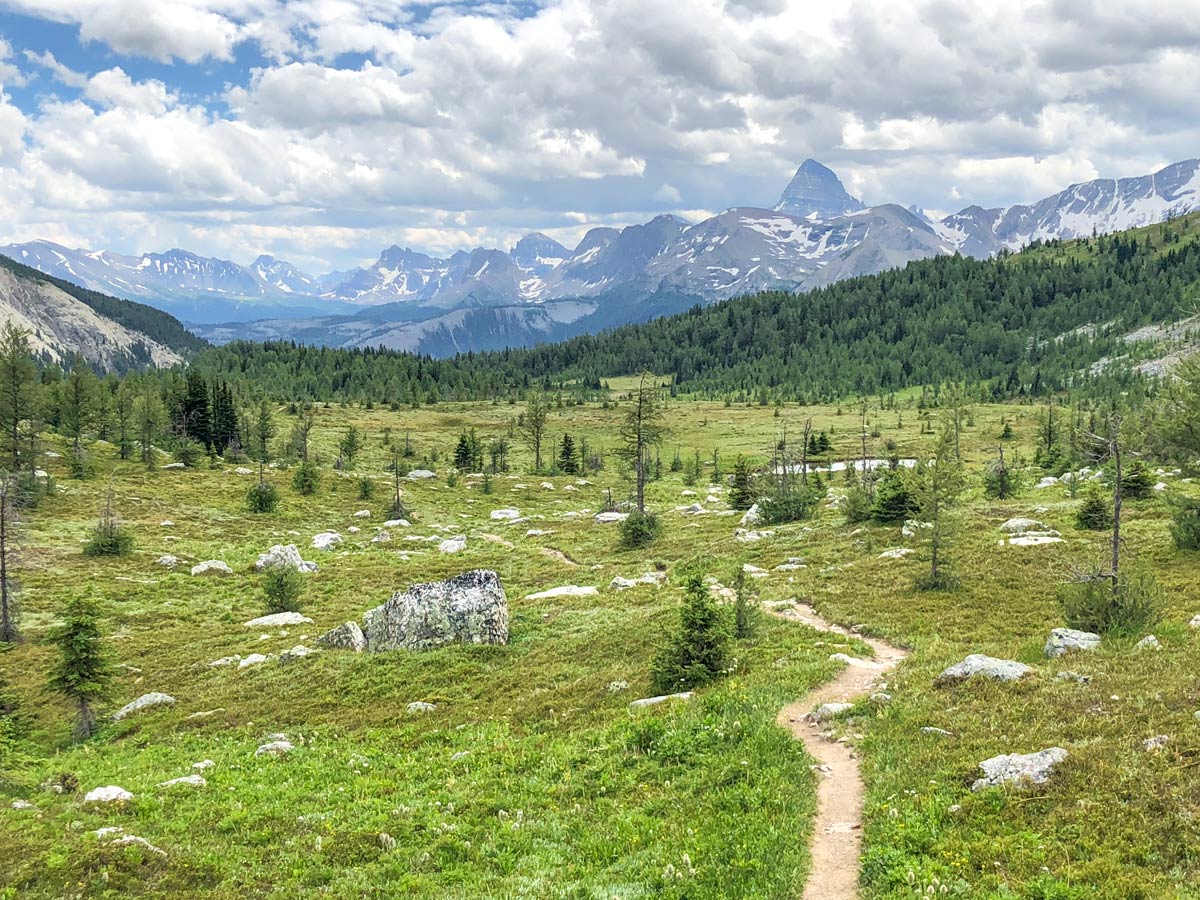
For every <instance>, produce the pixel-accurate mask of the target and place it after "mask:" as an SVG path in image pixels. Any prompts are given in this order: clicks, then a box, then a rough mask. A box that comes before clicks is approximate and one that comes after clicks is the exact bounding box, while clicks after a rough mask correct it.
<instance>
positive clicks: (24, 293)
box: [0, 256, 204, 371]
mask: <svg viewBox="0 0 1200 900" xmlns="http://www.w3.org/2000/svg"><path fill="white" fill-rule="evenodd" d="M0 322H15V323H16V324H17V325H18V326H20V327H21V328H24V329H26V330H27V331H28V332H29V334H30V343H31V345H32V349H33V351H34V353H35V354H37V355H39V356H41V357H43V358H45V359H46V360H48V361H51V362H58V363H62V362H66V361H68V360H69V359H70V358H71V357H72V356H73V355H74V354H76V353H79V354H81V355H82V356H83V357H84V358H85V359H86V360H87V361H88V362H90V363H91V364H92V365H94V366H96V367H98V368H101V369H106V370H110V371H123V370H125V369H129V368H135V367H141V366H147V365H151V366H171V365H174V364H175V363H178V362H182V361H183V359H184V356H185V355H186V354H188V353H190V352H192V351H194V350H198V349H200V348H201V347H203V346H204V342H203V341H202V340H200V339H199V338H197V337H196V336H195V335H192V334H190V333H189V332H187V331H186V330H185V329H184V328H183V326H182V325H181V324H180V323H179V322H178V321H177V320H176V319H174V318H172V317H171V316H169V315H167V314H166V313H164V312H162V311H161V310H158V309H154V308H152V307H149V306H145V305H143V304H140V303H133V302H132V301H129V300H120V299H118V298H116V297H108V296H105V295H102V294H98V293H95V292H94V291H89V290H87V289H86V288H80V287H78V286H77V285H73V284H70V283H69V282H65V281H62V280H60V279H57V278H53V277H50V276H47V275H45V274H44V273H42V272H39V271H38V270H36V269H32V268H30V267H28V266H25V265H22V264H20V263H18V262H16V261H14V260H11V259H9V258H7V257H4V256H0Z"/></svg>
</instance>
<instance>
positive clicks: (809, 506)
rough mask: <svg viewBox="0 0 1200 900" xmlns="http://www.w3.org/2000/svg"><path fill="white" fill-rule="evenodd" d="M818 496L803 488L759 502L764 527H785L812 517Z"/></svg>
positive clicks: (760, 516)
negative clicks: (790, 523) (787, 524)
mask: <svg viewBox="0 0 1200 900" xmlns="http://www.w3.org/2000/svg"><path fill="white" fill-rule="evenodd" d="M815 505H816V494H815V493H814V492H813V491H812V490H805V489H803V488H801V489H798V490H794V491H791V492H789V493H787V494H776V495H775V496H774V497H767V498H766V499H765V500H761V501H759V504H758V512H759V520H760V521H761V522H762V524H764V525H784V524H786V523H788V522H801V521H803V520H805V519H807V518H808V517H809V516H811V515H812V511H813V507H814V506H815Z"/></svg>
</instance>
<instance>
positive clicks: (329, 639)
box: [317, 622, 367, 653]
mask: <svg viewBox="0 0 1200 900" xmlns="http://www.w3.org/2000/svg"><path fill="white" fill-rule="evenodd" d="M317 646H318V647H328V648H329V649H331V650H352V651H354V652H355V653H362V652H363V651H365V650H366V649H367V638H366V636H365V635H364V634H363V632H362V628H360V627H359V624H358V623H357V622H345V623H343V624H341V625H338V626H337V627H336V628H330V629H329V630H328V631H327V632H325V633H324V634H323V635H321V636H320V637H319V638H317Z"/></svg>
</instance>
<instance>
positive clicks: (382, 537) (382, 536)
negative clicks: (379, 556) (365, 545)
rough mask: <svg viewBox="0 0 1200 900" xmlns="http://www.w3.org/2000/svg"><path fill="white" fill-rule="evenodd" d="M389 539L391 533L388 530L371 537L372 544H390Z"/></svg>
mask: <svg viewBox="0 0 1200 900" xmlns="http://www.w3.org/2000/svg"><path fill="white" fill-rule="evenodd" d="M391 541H392V534H391V532H390V531H381V532H379V534H377V535H375V537H373V538H371V543H372V544H390V543H391Z"/></svg>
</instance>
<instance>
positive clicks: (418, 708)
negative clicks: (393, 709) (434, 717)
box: [405, 700, 437, 716]
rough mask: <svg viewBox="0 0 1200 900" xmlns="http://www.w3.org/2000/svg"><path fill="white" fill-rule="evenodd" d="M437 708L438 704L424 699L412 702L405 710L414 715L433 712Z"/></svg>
mask: <svg viewBox="0 0 1200 900" xmlns="http://www.w3.org/2000/svg"><path fill="white" fill-rule="evenodd" d="M435 709H437V706H436V704H433V703H426V702H424V701H423V700H417V701H416V702H414V703H410V704H408V706H406V707H405V710H406V711H407V712H408V713H409V715H414V716H415V715H419V714H421V713H431V712H433V711H434V710H435Z"/></svg>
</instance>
